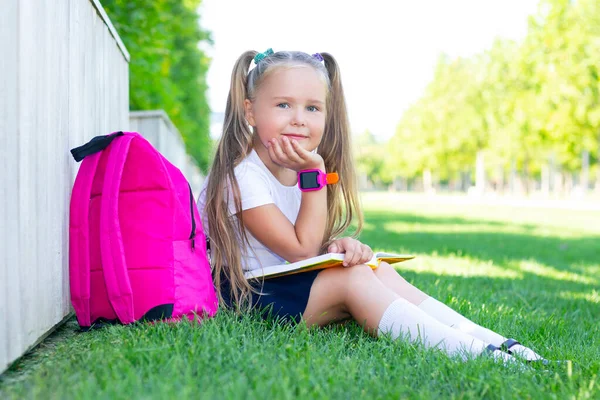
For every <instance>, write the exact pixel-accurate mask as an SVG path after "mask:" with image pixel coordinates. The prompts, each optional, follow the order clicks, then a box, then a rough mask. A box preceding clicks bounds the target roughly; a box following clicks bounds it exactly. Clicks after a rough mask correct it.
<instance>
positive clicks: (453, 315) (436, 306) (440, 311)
mask: <svg viewBox="0 0 600 400" xmlns="http://www.w3.org/2000/svg"><path fill="white" fill-rule="evenodd" d="M419 308H420V309H421V310H423V311H425V312H426V313H427V314H429V315H430V316H432V317H433V318H435V319H437V320H438V321H440V322H442V323H444V324H446V325H448V326H450V327H452V328H454V329H457V330H459V331H461V332H463V333H466V334H469V335H471V336H474V337H476V338H477V339H479V340H482V341H484V342H487V343H491V344H493V345H494V346H500V345H501V344H502V343H504V342H505V341H506V340H507V338H505V337H504V336H502V335H500V334H498V333H496V332H494V331H492V330H490V329H488V328H484V327H483V326H481V325H477V324H476V323H474V322H473V321H471V320H469V319H467V318H465V317H464V316H463V315H461V314H459V313H458V312H456V311H454V310H453V309H452V308H450V307H448V306H447V305H445V304H444V303H442V302H441V301H438V300H436V299H434V298H433V297H429V298H427V299H426V300H425V301H423V302H422V303H421V304H419ZM510 350H511V351H512V352H514V353H516V354H519V355H520V356H522V357H525V358H526V359H527V360H537V359H542V356H540V355H539V354H537V353H536V352H534V351H533V350H531V349H530V348H528V347H525V346H523V345H515V346H513V347H511V349H510Z"/></svg>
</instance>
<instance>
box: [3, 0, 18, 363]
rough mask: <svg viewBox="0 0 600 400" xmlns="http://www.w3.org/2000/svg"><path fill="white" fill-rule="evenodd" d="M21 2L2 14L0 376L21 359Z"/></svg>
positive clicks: (7, 3) (7, 5)
mask: <svg viewBox="0 0 600 400" xmlns="http://www.w3.org/2000/svg"><path fill="white" fill-rule="evenodd" d="M18 14H19V4H18V0H8V1H5V2H4V6H3V9H2V12H0V37H3V38H6V37H9V38H11V39H12V40H1V41H0V54H2V55H3V56H2V57H0V71H1V75H0V135H1V140H2V146H0V178H1V179H0V181H1V182H2V185H0V224H1V225H2V229H0V282H1V283H0V372H1V371H3V370H4V369H5V368H6V367H7V366H8V364H9V363H10V362H11V361H12V360H13V359H14V358H15V357H16V356H17V355H18V354H17V353H18V350H17V351H15V347H16V348H17V349H18V348H20V347H21V343H20V335H19V333H20V329H17V327H18V326H20V317H21V316H20V313H19V311H18V310H16V309H15V303H16V301H15V299H16V298H18V297H17V296H18V294H19V286H18V280H19V274H18V265H19V261H20V260H19V251H18V249H19V236H18V235H17V234H16V232H18V228H19V225H18V221H17V219H16V218H15V216H16V215H17V214H18V205H19V197H18V194H19V193H18V187H19V185H18V169H17V165H18V162H17V150H18V147H19V143H18V134H19V132H18V123H17V121H18V119H17V113H18V104H17V102H16V101H15V99H17V94H18V69H17V63H16V62H15V61H16V60H17V56H18V39H19V38H18V34H17V32H18V23H17V22H18Z"/></svg>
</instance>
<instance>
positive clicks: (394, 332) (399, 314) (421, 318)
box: [378, 298, 514, 361]
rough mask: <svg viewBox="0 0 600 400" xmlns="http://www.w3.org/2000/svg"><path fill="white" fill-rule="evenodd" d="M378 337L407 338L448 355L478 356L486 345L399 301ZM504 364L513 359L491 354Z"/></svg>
mask: <svg viewBox="0 0 600 400" xmlns="http://www.w3.org/2000/svg"><path fill="white" fill-rule="evenodd" d="M378 331H379V334H390V335H391V337H392V338H394V339H397V338H399V337H401V336H402V337H408V338H409V340H410V341H411V342H416V343H422V344H424V345H425V346H426V347H437V348H440V349H441V350H444V351H445V352H446V353H447V354H449V355H455V354H458V355H461V356H462V357H463V359H466V358H468V356H469V355H471V356H477V355H479V354H481V353H482V352H484V351H485V349H486V347H487V345H488V344H487V343H485V342H483V341H482V340H479V339H477V338H475V337H473V336H471V335H468V334H466V333H463V332H460V331H458V330H456V329H453V328H450V327H449V326H447V325H445V324H443V323H441V322H440V321H438V320H437V319H435V318H433V317H432V316H430V315H429V314H427V313H426V312H425V311H423V310H421V309H420V308H419V307H417V306H415V305H414V304H412V303H410V302H409V301H407V300H405V299H403V298H398V299H396V300H395V301H393V302H392V303H391V304H390V305H389V306H388V308H387V309H386V310H385V311H384V313H383V316H382V317H381V320H380V321H379V330H378ZM491 355H492V357H494V358H496V359H500V360H502V361H513V360H514V359H513V358H512V357H511V356H510V355H509V354H506V353H503V352H501V351H494V352H493V353H491Z"/></svg>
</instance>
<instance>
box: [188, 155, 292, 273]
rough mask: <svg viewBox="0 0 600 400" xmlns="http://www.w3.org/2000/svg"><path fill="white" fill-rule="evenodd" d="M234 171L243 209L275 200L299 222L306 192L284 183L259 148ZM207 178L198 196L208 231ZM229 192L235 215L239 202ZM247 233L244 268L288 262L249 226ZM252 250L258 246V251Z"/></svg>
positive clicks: (248, 269) (288, 214) (290, 217)
mask: <svg viewBox="0 0 600 400" xmlns="http://www.w3.org/2000/svg"><path fill="white" fill-rule="evenodd" d="M234 173H235V177H236V179H237V182H238V185H239V187H240V195H241V200H242V211H243V210H249V209H251V208H255V207H259V206H263V205H265V204H275V205H276V206H277V208H279V210H280V211H281V212H282V213H283V215H285V216H286V217H287V219H289V220H290V222H291V223H292V224H295V223H296V218H297V217H298V212H299V211H300V201H301V194H302V192H301V191H300V189H299V188H298V186H296V185H294V186H284V185H282V184H281V183H280V182H279V181H278V180H277V179H276V178H275V177H274V176H273V174H271V172H270V171H269V170H268V169H267V167H266V166H265V164H264V163H263V162H262V160H261V159H260V157H259V156H258V154H257V153H256V151H254V150H252V152H251V153H250V154H249V155H248V157H246V159H244V160H243V161H242V162H241V163H240V164H239V165H238V166H237V167H235V170H234ZM207 182H208V179H206V180H205V181H204V185H203V187H202V190H201V191H200V196H199V197H198V210H199V211H200V215H202V226H203V227H204V230H205V231H207V232H208V223H207V221H206V217H205V215H204V204H205V203H206V184H207ZM229 196H230V201H229V214H230V215H234V214H235V204H234V202H233V197H232V196H233V195H232V193H231V191H230V192H229ZM246 235H247V236H248V241H249V244H250V247H248V246H246V251H245V255H246V256H245V257H244V258H243V259H242V268H243V269H244V271H250V270H253V269H257V268H263V267H268V266H270V265H277V264H283V263H284V262H285V260H284V259H283V258H281V257H279V256H278V255H277V254H275V253H273V252H272V251H271V250H269V249H268V248H267V247H266V246H265V245H263V244H262V243H261V242H259V241H258V240H257V239H256V238H255V237H254V236H252V234H251V233H250V232H248V231H247V230H246ZM252 250H254V253H253V252H252ZM242 254H244V253H242ZM255 255H256V256H255Z"/></svg>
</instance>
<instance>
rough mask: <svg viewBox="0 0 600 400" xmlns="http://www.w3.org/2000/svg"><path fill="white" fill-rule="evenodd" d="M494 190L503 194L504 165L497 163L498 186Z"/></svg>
mask: <svg viewBox="0 0 600 400" xmlns="http://www.w3.org/2000/svg"><path fill="white" fill-rule="evenodd" d="M496 191H497V192H498V193H500V194H504V167H503V166H502V165H498V186H497V187H496Z"/></svg>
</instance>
